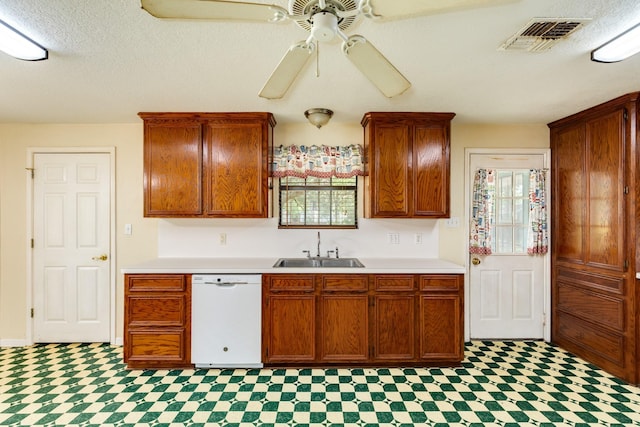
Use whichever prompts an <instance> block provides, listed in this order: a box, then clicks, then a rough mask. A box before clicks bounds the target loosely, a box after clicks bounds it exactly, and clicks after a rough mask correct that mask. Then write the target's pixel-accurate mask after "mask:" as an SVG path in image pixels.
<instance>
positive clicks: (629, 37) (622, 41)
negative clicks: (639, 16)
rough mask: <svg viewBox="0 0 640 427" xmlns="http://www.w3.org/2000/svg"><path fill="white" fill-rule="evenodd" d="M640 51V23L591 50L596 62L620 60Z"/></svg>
mask: <svg viewBox="0 0 640 427" xmlns="http://www.w3.org/2000/svg"><path fill="white" fill-rule="evenodd" d="M638 52H640V24H637V25H636V26H634V27H632V28H630V29H628V30H627V31H625V32H624V33H622V34H620V35H618V36H617V37H615V38H614V39H612V40H610V41H608V42H606V43H605V44H603V45H602V46H600V47H599V48H597V49H595V50H593V51H592V52H591V60H592V61H595V62H619V61H622V60H623V59H626V58H628V57H630V56H632V55H635V54H636V53H638Z"/></svg>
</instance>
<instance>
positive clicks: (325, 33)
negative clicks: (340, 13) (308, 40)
mask: <svg viewBox="0 0 640 427" xmlns="http://www.w3.org/2000/svg"><path fill="white" fill-rule="evenodd" d="M311 19H312V24H313V25H312V27H311V35H312V36H313V38H314V39H316V40H318V41H320V42H328V41H331V40H332V39H333V38H334V37H335V35H336V33H337V32H338V17H337V16H336V15H334V14H333V13H329V12H318V13H316V14H315V15H313V16H312V17H311Z"/></svg>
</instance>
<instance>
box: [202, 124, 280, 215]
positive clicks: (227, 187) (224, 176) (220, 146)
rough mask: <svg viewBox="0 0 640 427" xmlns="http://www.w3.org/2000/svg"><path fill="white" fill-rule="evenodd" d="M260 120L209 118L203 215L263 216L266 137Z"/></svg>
mask: <svg viewBox="0 0 640 427" xmlns="http://www.w3.org/2000/svg"><path fill="white" fill-rule="evenodd" d="M264 134H265V132H264V131H263V125H262V123H260V122H255V121H254V122H253V123H251V122H242V121H240V122H234V121H210V122H208V123H207V125H206V131H205V139H206V144H205V146H206V152H205V160H204V162H205V205H206V209H207V215H209V216H218V217H253V218H256V217H257V218H260V217H266V216H267V213H268V210H267V200H268V193H267V192H268V189H267V179H268V177H267V139H266V135H264Z"/></svg>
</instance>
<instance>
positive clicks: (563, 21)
mask: <svg viewBox="0 0 640 427" xmlns="http://www.w3.org/2000/svg"><path fill="white" fill-rule="evenodd" d="M587 21H588V19H567V18H536V19H533V20H532V21H530V22H529V23H528V24H527V25H525V26H524V28H522V29H521V30H520V31H518V32H517V33H516V34H515V35H513V36H512V37H511V38H510V39H509V40H507V41H506V42H504V44H503V45H502V46H500V48H499V50H525V51H529V52H539V51H543V50H548V49H551V47H552V46H554V45H555V44H556V43H558V42H559V41H561V40H564V39H566V38H567V37H568V36H569V35H570V34H573V33H574V32H575V31H577V30H578V29H579V28H581V27H582V26H583V25H584V24H585V23H586V22H587Z"/></svg>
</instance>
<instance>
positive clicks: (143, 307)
mask: <svg viewBox="0 0 640 427" xmlns="http://www.w3.org/2000/svg"><path fill="white" fill-rule="evenodd" d="M190 280H191V276H190V275H184V274H127V275H125V289H124V294H125V305H124V307H125V313H124V348H123V353H124V362H125V363H126V364H127V366H128V367H129V368H173V367H190V366H191V292H190V289H191V286H190V283H189V282H190Z"/></svg>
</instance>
